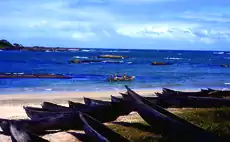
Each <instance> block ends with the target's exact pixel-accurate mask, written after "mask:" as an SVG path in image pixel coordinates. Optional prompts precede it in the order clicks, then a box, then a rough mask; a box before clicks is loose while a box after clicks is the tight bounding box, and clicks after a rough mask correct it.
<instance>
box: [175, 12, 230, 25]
mask: <svg viewBox="0 0 230 142" xmlns="http://www.w3.org/2000/svg"><path fill="white" fill-rule="evenodd" d="M224 14H225V16H224ZM226 14H227V13H221V12H211V11H206V12H192V11H186V12H184V13H183V14H179V16H178V17H180V18H183V19H188V20H195V21H204V22H220V23H225V22H230V15H227V16H226Z"/></svg>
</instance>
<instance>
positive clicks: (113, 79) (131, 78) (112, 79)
mask: <svg viewBox="0 0 230 142" xmlns="http://www.w3.org/2000/svg"><path fill="white" fill-rule="evenodd" d="M134 78H135V76H127V77H125V78H124V77H123V76H116V77H109V78H107V80H108V81H110V82H112V81H132V80H133V79H134Z"/></svg>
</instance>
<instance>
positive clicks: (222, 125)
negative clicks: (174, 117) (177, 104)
mask: <svg viewBox="0 0 230 142" xmlns="http://www.w3.org/2000/svg"><path fill="white" fill-rule="evenodd" d="M178 115H179V116H180V117H182V118H184V119H186V120H188V121H189V122H191V123H193V124H195V125H197V126H199V127H201V128H203V129H205V130H208V131H212V132H214V133H216V134H218V135H219V136H221V137H223V138H225V139H230V108H214V109H194V110H188V111H184V112H183V113H178Z"/></svg>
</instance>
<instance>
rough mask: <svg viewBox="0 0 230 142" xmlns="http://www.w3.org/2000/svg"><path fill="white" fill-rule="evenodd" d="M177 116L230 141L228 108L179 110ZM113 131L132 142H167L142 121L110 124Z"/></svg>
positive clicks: (229, 111)
mask: <svg viewBox="0 0 230 142" xmlns="http://www.w3.org/2000/svg"><path fill="white" fill-rule="evenodd" d="M181 111H182V113H177V115H178V116H180V117H182V118H184V119H186V120H188V121H189V122H191V123H193V124H195V125H197V126H199V127H201V128H203V129H205V130H208V131H212V132H214V133H216V134H218V135H219V136H221V137H223V138H226V139H228V140H229V139H230V108H216V109H191V110H181ZM108 126H109V127H110V128H112V129H113V130H114V131H116V132H118V133H119V134H121V135H122V136H124V137H126V138H128V139H129V140H130V141H133V142H160V141H167V140H166V138H163V137H162V136H160V135H159V134H153V133H152V132H151V128H150V127H149V126H148V124H146V123H145V122H144V121H143V120H142V119H140V122H138V123H124V124H110V125H108Z"/></svg>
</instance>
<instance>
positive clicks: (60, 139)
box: [0, 90, 161, 142]
mask: <svg viewBox="0 0 230 142" xmlns="http://www.w3.org/2000/svg"><path fill="white" fill-rule="evenodd" d="M119 92H125V90H118V91H102V92H60V93H42V94H38V93H36V94H33V93H31V94H16V95H15V94H13V95H12V94H1V97H0V110H1V113H0V118H7V119H28V117H27V115H26V113H25V111H24V109H23V106H36V107H40V104H41V103H42V102H43V101H49V102H54V103H56V104H60V105H64V106H66V105H67V101H68V100H71V101H76V102H83V97H90V98H95V99H101V100H110V96H111V95H113V96H120V95H119ZM136 92H137V93H139V94H141V95H144V96H153V94H154V92H161V91H160V90H136ZM127 117H128V118H127ZM137 117H138V116H137V115H136V114H135V113H134V114H130V115H129V116H123V117H119V118H118V121H128V122H131V121H137V120H138V118H137ZM43 137H44V138H45V139H47V140H49V141H51V142H66V141H68V142H76V141H78V140H77V139H76V138H75V137H73V136H72V135H71V134H69V133H67V132H60V133H55V134H49V135H45V136H43ZM0 141H4V142H10V141H11V139H10V137H8V136H4V135H0Z"/></svg>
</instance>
